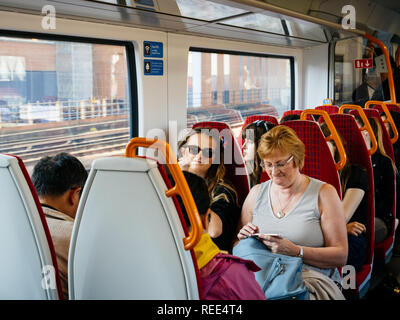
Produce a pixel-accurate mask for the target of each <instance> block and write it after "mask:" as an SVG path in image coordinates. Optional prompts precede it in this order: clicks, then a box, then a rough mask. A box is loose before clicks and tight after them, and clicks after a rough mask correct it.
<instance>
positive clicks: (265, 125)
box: [242, 120, 275, 185]
mask: <svg viewBox="0 0 400 320" xmlns="http://www.w3.org/2000/svg"><path fill="white" fill-rule="evenodd" d="M273 127H275V125H274V124H273V123H271V122H267V121H263V120H257V121H254V122H252V123H250V124H248V125H247V126H246V127H245V128H244V129H243V131H242V140H243V141H244V140H246V139H247V138H248V139H254V150H255V152H254V153H255V154H254V168H253V170H252V172H251V173H250V175H249V176H250V181H251V184H252V185H256V184H258V183H259V182H260V178H261V172H262V169H261V166H260V163H261V158H260V156H259V154H258V152H257V149H258V145H259V142H260V139H261V136H262V135H263V134H264V133H266V132H268V131H269V130H271V129H272V128H273ZM248 130H254V131H253V133H254V135H253V137H251V136H250V135H249V136H247V134H248V132H249V131H248Z"/></svg>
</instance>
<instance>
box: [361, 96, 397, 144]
mask: <svg viewBox="0 0 400 320" xmlns="http://www.w3.org/2000/svg"><path fill="white" fill-rule="evenodd" d="M373 105H379V106H381V107H382V109H383V112H384V113H385V114H386V120H384V121H383V122H384V123H389V125H390V126H391V127H392V131H393V138H390V142H391V143H392V144H393V143H395V142H396V141H397V139H398V138H399V132H398V131H397V127H396V125H395V124H394V121H393V118H392V115H391V113H390V111H389V109H388V107H387V105H386V103H385V102H383V101H375V100H370V101H367V102H366V103H365V109H368V108H371V106H373Z"/></svg>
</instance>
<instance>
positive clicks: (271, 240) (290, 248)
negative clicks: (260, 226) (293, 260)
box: [258, 233, 300, 256]
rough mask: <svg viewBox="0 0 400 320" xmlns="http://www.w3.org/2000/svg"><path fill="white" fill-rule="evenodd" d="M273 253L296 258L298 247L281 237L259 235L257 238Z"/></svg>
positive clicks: (298, 251)
mask: <svg viewBox="0 0 400 320" xmlns="http://www.w3.org/2000/svg"><path fill="white" fill-rule="evenodd" d="M258 239H260V241H262V243H264V244H265V245H266V246H267V247H268V248H269V249H270V250H271V251H272V252H273V253H279V254H285V255H287V256H297V255H298V254H299V253H300V247H299V246H298V245H295V244H294V243H293V242H291V241H289V240H287V239H285V238H282V237H281V236H270V235H266V234H263V233H261V234H260V235H259V237H258Z"/></svg>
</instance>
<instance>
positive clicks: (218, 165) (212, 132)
mask: <svg viewBox="0 0 400 320" xmlns="http://www.w3.org/2000/svg"><path fill="white" fill-rule="evenodd" d="M196 134H203V135H206V136H208V137H210V138H212V139H214V140H215V141H216V142H217V145H218V147H217V150H215V152H219V161H217V162H214V161H213V163H212V164H211V167H210V168H209V169H208V171H207V174H206V177H205V178H204V180H205V181H206V184H207V188H208V193H209V194H210V197H211V203H214V202H215V201H218V200H219V199H220V198H221V197H223V198H224V199H225V200H226V201H227V202H229V199H228V197H227V196H226V195H225V194H220V195H219V196H216V195H215V187H216V186H217V185H222V186H224V187H226V188H228V189H229V190H231V191H232V192H234V193H235V194H236V199H237V193H236V190H235V189H234V187H233V186H231V185H230V184H229V183H228V182H226V181H225V180H224V178H225V174H226V167H225V164H224V144H223V141H222V139H221V138H220V137H219V134H218V131H217V130H216V129H213V128H194V129H192V130H191V131H190V132H189V133H188V134H187V135H186V137H185V139H184V140H182V141H180V142H179V144H178V150H182V148H184V147H185V145H186V144H187V142H188V140H189V138H190V137H191V136H194V135H196ZM180 156H181V155H178V158H179V157H180Z"/></svg>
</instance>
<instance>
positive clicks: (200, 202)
mask: <svg viewBox="0 0 400 320" xmlns="http://www.w3.org/2000/svg"><path fill="white" fill-rule="evenodd" d="M183 175H184V176H185V178H186V182H187V184H188V186H189V189H190V191H191V192H192V196H193V200H194V202H195V203H196V207H197V211H198V212H199V215H200V216H203V215H205V214H206V213H207V211H208V209H209V208H210V195H209V193H208V188H207V185H206V182H205V180H204V179H203V178H201V177H199V176H198V175H196V174H194V173H190V172H188V171H183ZM177 198H178V202H179V205H180V207H181V210H182V214H183V217H184V218H185V222H186V225H187V226H188V227H189V226H190V221H189V217H188V215H187V213H186V210H185V207H184V205H183V201H182V199H181V197H179V196H178V197H177Z"/></svg>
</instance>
